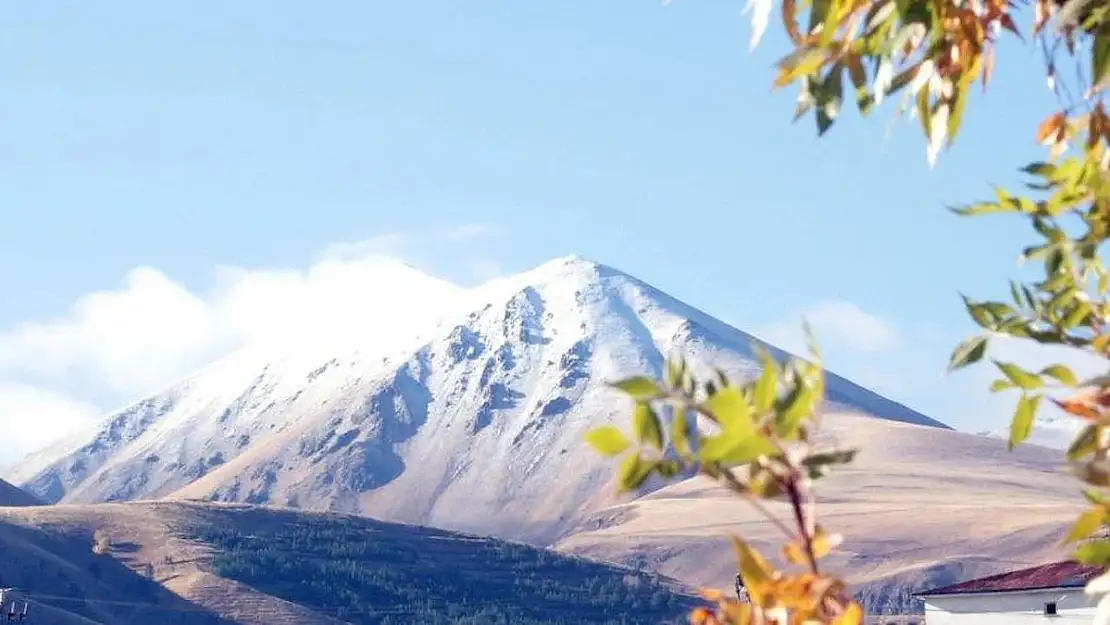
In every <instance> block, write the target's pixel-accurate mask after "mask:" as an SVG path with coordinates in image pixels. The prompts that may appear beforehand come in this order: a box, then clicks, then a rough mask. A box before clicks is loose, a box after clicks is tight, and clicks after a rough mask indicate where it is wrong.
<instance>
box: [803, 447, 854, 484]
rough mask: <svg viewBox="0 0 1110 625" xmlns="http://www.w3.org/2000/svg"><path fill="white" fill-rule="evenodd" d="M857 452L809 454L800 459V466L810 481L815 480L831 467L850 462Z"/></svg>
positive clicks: (846, 450) (849, 450)
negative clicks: (805, 470) (805, 471)
mask: <svg viewBox="0 0 1110 625" xmlns="http://www.w3.org/2000/svg"><path fill="white" fill-rule="evenodd" d="M858 451H859V450H858V449H845V450H842V451H830V452H822V453H816V454H811V455H809V456H806V457H805V458H802V466H803V467H805V468H806V469H807V471H808V474H809V478H810V479H817V478H819V477H823V476H824V475H825V473H826V472H827V471H828V469H829V467H831V466H835V465H838V464H848V463H850V462H852V460H854V459H855V457H856V453H857V452H858Z"/></svg>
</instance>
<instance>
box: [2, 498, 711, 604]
mask: <svg viewBox="0 0 1110 625" xmlns="http://www.w3.org/2000/svg"><path fill="white" fill-rule="evenodd" d="M97 531H100V532H104V533H105V535H107V536H108V537H109V538H110V542H111V546H110V548H109V551H108V553H107V554H104V555H96V554H94V553H93V552H92V550H91V548H90V547H91V544H92V542H93V535H94V533H95V532H97ZM0 547H2V548H3V549H4V551H5V554H7V555H6V557H5V558H4V559H0V579H2V580H3V583H5V584H11V585H12V586H15V587H17V588H20V589H22V591H23V592H22V596H23V597H25V598H27V599H28V600H30V601H31V602H32V609H31V611H32V612H33V613H34V617H35V621H34V622H35V623H36V624H43V625H45V624H58V625H69V624H73V625H76V624H78V623H82V624H88V623H102V624H105V625H117V624H118V625H124V624H134V623H150V622H156V621H162V622H170V623H181V624H183V625H193V624H201V623H205V624H215V623H219V624H223V623H227V624H230V623H242V624H258V625H262V624H265V625H285V624H289V625H292V624H294V623H296V624H298V625H303V624H304V623H313V624H317V623H319V624H321V625H324V624H327V623H341V622H346V623H355V624H362V623H367V624H369V623H382V624H386V623H415V622H419V623H427V624H430V625H435V624H437V623H445V624H446V623H490V624H498V623H509V622H511V623H514V624H517V623H524V624H532V623H536V624H538V623H660V622H672V621H674V620H675V619H678V618H680V617H681V616H682V615H683V614H684V613H685V612H686V611H688V609H689V608H690V606H692V605H694V603H695V602H696V600H695V599H693V598H692V597H690V596H689V595H687V594H685V592H684V591H683V590H682V588H681V587H680V586H678V585H677V584H675V583H674V582H671V581H668V580H666V579H663V578H659V577H656V576H653V575H648V574H644V573H637V572H633V571H631V570H628V569H624V568H619V567H615V566H610V565H605V564H599V563H595V562H590V561H585V560H581V559H578V558H572V557H567V556H562V555H559V554H556V553H553V552H547V551H543V550H539V549H535V548H531V547H526V546H523V545H520V544H514V543H507V542H504V541H499V540H495V539H488V538H478V537H473V536H467V535H460V534H454V533H450V532H444V531H439V530H433V529H427V528H421V527H415V526H406V525H398V524H391V523H383V522H379V521H374V520H371V519H366V518H360V517H350V516H343V515H334V514H315V513H305V512H298V511H294V510H288V509H284V510H282V509H272V508H260V507H254V506H247V505H230V504H209V503H171V502H136V503H125V504H97V505H62V506H46V507H37V508H18V509H16V508H8V509H0ZM148 575H149V577H148Z"/></svg>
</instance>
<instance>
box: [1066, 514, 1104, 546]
mask: <svg viewBox="0 0 1110 625" xmlns="http://www.w3.org/2000/svg"><path fill="white" fill-rule="evenodd" d="M1105 520H1106V508H1103V507H1102V506H1095V507H1093V508H1091V509H1090V510H1088V511H1086V512H1084V513H1083V514H1081V515H1079V518H1078V519H1076V521H1075V524H1073V525H1072V526H1071V531H1069V532H1068V535H1067V537H1066V538H1065V539H1064V543H1065V544H1067V543H1071V542H1076V541H1079V540H1083V539H1084V538H1087V537H1088V536H1090V535H1091V534H1094V533H1095V531H1096V530H1098V528H1100V527H1102V522H1103V521H1105Z"/></svg>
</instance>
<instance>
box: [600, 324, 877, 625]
mask: <svg viewBox="0 0 1110 625" xmlns="http://www.w3.org/2000/svg"><path fill="white" fill-rule="evenodd" d="M807 333H808V328H807ZM810 346H811V347H810V349H811V354H812V359H811V362H807V361H803V360H799V359H792V360H789V361H787V362H785V363H779V362H777V361H776V360H775V358H774V357H773V356H771V354H769V353H768V352H766V351H765V350H763V349H761V348H760V347H759V346H755V350H756V352H757V353H758V354H759V357H760V360H761V363H762V367H763V368H762V371H761V373H760V374H759V376H758V377H757V378H756V379H753V380H750V381H748V382H746V383H743V384H738V383H735V382H733V381H731V380H730V379H729V378H728V377H727V376H726V374H725V373H724V372H720V371H718V372H717V375H716V377H715V379H712V380H707V381H704V382H701V381H699V380H697V379H696V378H695V377H694V375H693V373H692V372H691V370H690V368H689V367H688V366H687V363H686V362H685V361H684V360H682V359H680V358H676V359H670V360H669V361H668V363H667V366H666V375H665V377H664V380H662V381H656V380H653V379H651V378H647V377H633V378H629V379H626V380H622V381H620V382H617V383H615V384H614V386H615V387H616V388H618V389H620V390H622V391H623V392H624V393H625V394H627V395H628V396H629V397H631V398H632V399H633V400H634V402H635V407H634V409H633V415H632V435H631V437H629V436H626V435H625V434H624V433H623V432H622V431H621V430H620V429H619V428H617V427H615V426H612V425H605V426H601V427H599V428H596V429H594V430H591V431H590V432H588V433H587V434H586V437H585V438H586V440H587V442H589V443H590V445H592V446H593V447H594V449H596V450H597V451H598V452H599V453H601V454H604V455H606V456H609V457H613V458H616V457H618V456H622V455H623V458H622V459H621V461H620V469H619V481H620V487H619V488H620V490H621V491H622V492H626V491H632V490H635V489H637V488H639V487H640V486H641V485H643V483H644V482H645V481H646V480H647V479H648V478H649V477H651V476H652V475H658V476H659V477H661V478H662V479H664V480H666V479H670V478H673V477H675V476H677V475H679V474H686V473H687V472H689V471H691V470H696V471H697V472H698V473H699V474H701V475H703V476H705V477H708V478H711V479H713V480H715V481H717V482H718V483H719V484H720V485H721V486H723V487H725V488H727V489H728V490H730V491H731V492H733V493H735V494H736V495H737V496H739V497H741V498H743V499H744V500H746V501H747V502H749V503H750V504H751V505H753V506H754V507H755V508H756V509H757V510H758V511H759V512H760V513H761V514H762V515H763V516H765V517H766V518H767V520H768V521H770V522H771V523H772V524H774V526H775V527H777V528H778V530H779V531H780V532H781V533H782V535H783V538H784V541H785V542H784V544H783V546H782V556H783V559H784V560H785V561H786V562H787V563H789V564H790V565H791V567H792V570H779V569H778V568H776V567H775V566H774V565H773V564H772V563H771V562H769V561H768V560H767V559H766V558H765V557H764V556H763V555H762V554H761V553H759V551H758V550H756V549H755V548H754V547H753V546H751V545H750V544H748V543H747V542H745V541H744V540H743V539H742V538H741V537H738V536H733V538H732V543H733V547H734V548H735V551H736V557H737V561H738V569H739V571H740V573H741V574H742V575H743V579H744V584H745V587H746V589H747V592H748V596H749V601H748V602H746V603H744V602H740V601H737V600H732V599H728V598H725V597H724V596H723V595H721V594H720V593H719V592H717V591H711V590H707V591H704V593H703V594H704V596H705V597H706V598H707V599H709V600H710V601H712V602H713V607H712V608H700V609H698V610H696V611H695V612H694V613H692V614H691V615H690V619H691V623H698V624H705V625H712V624H724V623H731V624H736V625H749V624H768V625H771V624H782V625H785V624H786V623H832V624H835V625H859V623H861V622H862V620H863V609H862V606H861V605H860V604H859V603H858V602H856V601H855V600H853V599H852V598H851V597H850V595H849V594H848V592H847V588H846V586H845V584H844V582H843V581H841V580H840V579H839V578H837V577H836V576H834V575H832V574H830V573H828V572H826V571H824V570H823V569H822V567H821V566H820V561H821V559H822V558H824V557H825V556H826V555H828V554H829V552H830V551H831V550H832V549H833V548H834V547H835V546H836V545H837V544H838V543H839V540H840V538H839V537H838V536H836V535H834V534H829V533H827V532H826V531H825V528H824V527H822V526H821V525H820V524H819V523H818V522H817V518H816V511H815V507H814V499H813V488H812V487H813V483H814V481H816V480H818V479H820V478H821V477H823V476H824V475H825V474H826V472H827V471H828V470H829V468H830V467H833V466H835V465H842V464H847V463H849V462H851V461H852V459H853V457H854V456H855V451H854V450H832V451H828V450H823V451H818V450H816V449H815V448H814V445H813V435H814V433H815V431H816V428H817V426H818V421H819V418H818V412H817V409H818V406H819V405H820V402H821V400H822V399H823V397H824V376H823V373H822V369H821V365H820V362H819V357H818V354H817V350H816V344H815V342H814V341H813V340H812V337H811V340H810ZM767 501H778V502H785V503H786V504H787V505H788V508H789V518H790V521H789V522H786V521H783V520H782V519H780V518H779V517H778V516H776V515H775V514H774V513H773V512H772V511H771V509H770V508H769V507H768V505H767V504H766V503H765V502H767Z"/></svg>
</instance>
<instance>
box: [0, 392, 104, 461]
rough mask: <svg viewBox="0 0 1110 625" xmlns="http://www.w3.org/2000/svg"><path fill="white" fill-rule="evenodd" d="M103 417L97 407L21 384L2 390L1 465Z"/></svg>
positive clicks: (0, 409) (0, 394)
mask: <svg viewBox="0 0 1110 625" xmlns="http://www.w3.org/2000/svg"><path fill="white" fill-rule="evenodd" d="M99 415H100V411H99V409H98V408H97V407H96V406H93V405H91V404H86V403H82V402H78V401H73V400H70V399H67V398H65V397H63V396H61V395H59V394H57V393H54V392H52V391H48V390H46V389H42V388H36V387H33V386H27V385H22V384H15V385H5V386H0V422H2V423H3V426H4V434H5V438H4V446H3V447H2V448H0V461H3V462H7V461H11V460H15V459H17V458H19V457H21V456H23V455H24V454H26V453H27V452H30V451H34V450H36V449H40V448H43V447H45V446H47V445H49V444H50V443H52V442H53V441H55V440H56V439H58V438H59V437H60V436H64V435H66V434H69V433H72V432H75V431H77V430H79V429H81V428H83V427H85V426H87V425H88V424H89V423H91V422H92V421H93V420H95V419H96V418H97V417H98V416H99Z"/></svg>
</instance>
